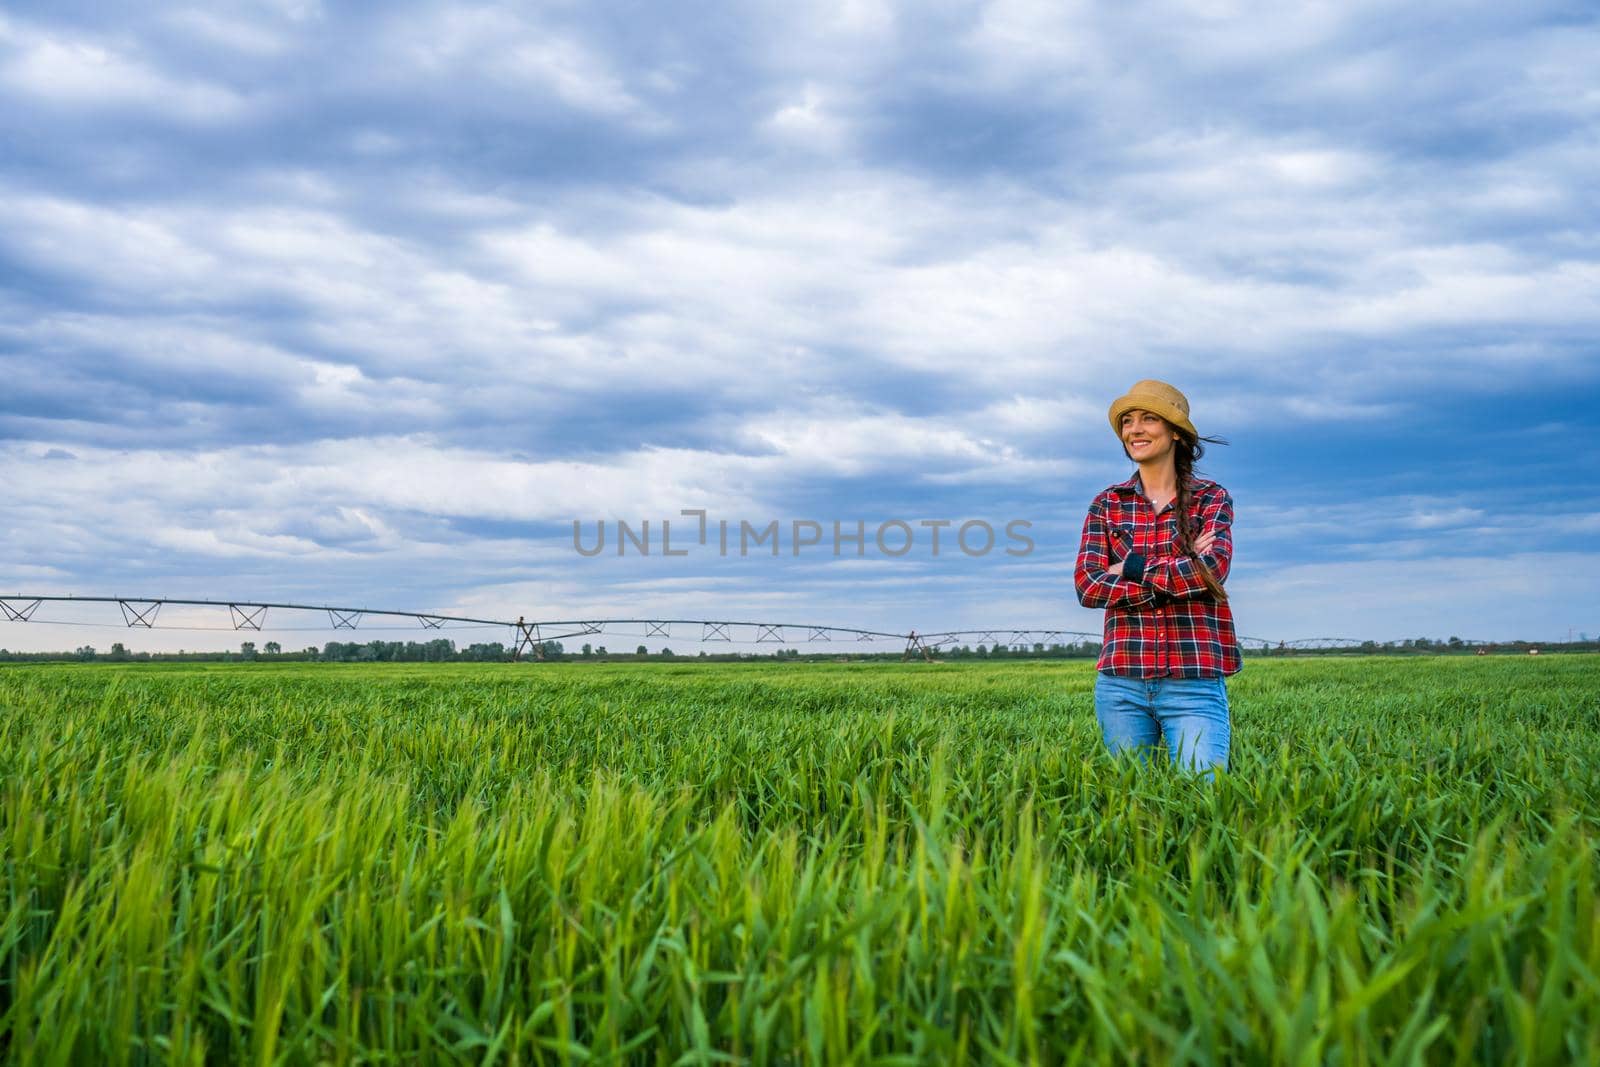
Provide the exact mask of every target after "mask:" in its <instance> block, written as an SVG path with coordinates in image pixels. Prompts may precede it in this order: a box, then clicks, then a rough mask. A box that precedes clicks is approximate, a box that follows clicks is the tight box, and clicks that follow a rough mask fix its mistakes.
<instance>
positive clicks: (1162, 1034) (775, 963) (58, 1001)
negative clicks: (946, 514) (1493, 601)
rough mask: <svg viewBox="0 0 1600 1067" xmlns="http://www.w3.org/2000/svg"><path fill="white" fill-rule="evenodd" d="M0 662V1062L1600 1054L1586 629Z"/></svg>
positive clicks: (1514, 1057) (1599, 864)
mask: <svg viewBox="0 0 1600 1067" xmlns="http://www.w3.org/2000/svg"><path fill="white" fill-rule="evenodd" d="M1092 682H1093V674H1092V670H1091V668H1090V666H1089V665H1088V664H1087V663H1084V662H1075V663H1073V662H1042V663H1021V664H1005V665H986V664H976V663H972V664H966V663H964V664H960V665H949V664H942V665H928V664H907V665H903V666H894V665H883V664H751V665H726V666H706V665H699V664H684V665H681V666H664V665H654V664H652V665H649V666H632V665H615V666H610V665H608V666H595V665H577V664H545V665H537V666H534V665H522V666H512V665H505V666H501V665H492V666H437V667H422V666H386V667H354V666H352V667H272V666H266V665H259V666H230V667H209V668H207V667H199V668H196V667H187V666H185V667H120V668H118V667H100V666H92V667H45V668H35V667H27V668H8V669H4V670H0V790H3V793H0V880H3V881H0V1052H3V1055H4V1057H6V1058H7V1059H9V1060H10V1061H11V1062H17V1063H30V1064H35V1063H37V1064H50V1063H90V1062H93V1063H102V1062H103V1063H149V1062H195V1063H200V1062H212V1063H258V1064H268V1063H313V1062H320V1061H329V1062H370V1063H416V1062H445V1063H635V1062H638V1063H680V1062H681V1063H743V1062H749V1063H840V1062H856V1063H913V1062H930V1061H932V1062H971V1063H1007V1062H1020V1063H1027V1062H1069V1061H1073V1060H1080V1059H1081V1060H1095V1061H1099V1060H1116V1061H1128V1060H1139V1061H1142V1062H1152V1063H1239V1062H1275V1063H1282V1062H1295V1063H1301V1062H1303V1063H1345V1064H1364V1063H1373V1064H1377V1063H1412V1062H1425V1063H1452V1062H1472V1063H1495V1064H1501V1063H1530V1064H1531V1063H1563V1064H1565V1063H1578V1062H1590V1063H1593V1062H1600V903H1597V900H1600V898H1597V895H1596V883H1597V875H1600V860H1597V858H1596V848H1595V846H1596V843H1597V841H1600V800H1597V798H1596V795H1595V790H1596V783H1597V782H1600V657H1578V656H1572V657H1545V658H1542V659H1538V660H1532V659H1528V660H1522V659H1509V658H1499V657H1488V658H1473V659H1460V658H1457V659H1434V660H1418V659H1407V660H1405V661H1403V662H1402V661H1396V660H1385V659H1381V658H1373V659H1339V660H1333V659H1316V660H1302V661H1261V660H1253V661H1251V662H1250V663H1249V664H1248V665H1247V667H1246V669H1245V671H1244V673H1242V674H1240V675H1238V676H1237V677H1235V678H1234V679H1233V680H1232V681H1231V682H1230V693H1231V697H1232V702H1233V718H1234V750H1233V769H1232V772H1231V773H1227V774H1223V775H1220V776H1219V778H1218V780H1217V782H1216V783H1215V784H1212V785H1209V786H1208V785H1207V784H1205V783H1204V782H1200V781H1196V780H1193V779H1191V778H1189V777H1187V776H1185V775H1183V774H1181V773H1177V772H1174V771H1172V770H1170V769H1169V768H1167V767H1166V766H1164V765H1160V764H1158V765H1155V766H1152V767H1149V768H1139V767H1137V766H1135V765H1132V764H1130V763H1127V762H1121V763H1119V762H1117V761H1114V760H1112V759H1110V758H1109V757H1107V756H1106V755H1105V754H1104V753H1103V751H1102V748H1101V743H1100V739H1099V733H1098V729H1097V727H1096V725H1095V721H1094V714H1093V701H1092V696H1091V685H1092Z"/></svg>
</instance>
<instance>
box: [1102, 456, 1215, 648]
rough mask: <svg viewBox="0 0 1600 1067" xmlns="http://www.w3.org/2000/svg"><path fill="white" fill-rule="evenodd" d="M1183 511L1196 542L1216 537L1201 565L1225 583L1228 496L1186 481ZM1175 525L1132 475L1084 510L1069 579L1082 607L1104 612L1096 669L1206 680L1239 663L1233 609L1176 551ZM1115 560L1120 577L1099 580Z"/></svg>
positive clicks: (1193, 480)
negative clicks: (1186, 499)
mask: <svg viewBox="0 0 1600 1067" xmlns="http://www.w3.org/2000/svg"><path fill="white" fill-rule="evenodd" d="M1189 514H1190V528H1191V529H1192V530H1193V532H1194V536H1195V537H1196V538H1198V537H1199V536H1200V535H1201V534H1202V533H1204V532H1205V531H1206V530H1215V531H1216V534H1217V539H1216V543H1215V544H1213V545H1212V546H1211V551H1210V552H1208V553H1205V554H1204V555H1203V556H1202V557H1201V558H1202V559H1204V560H1205V561H1206V563H1207V565H1209V566H1210V567H1211V571H1212V573H1213V574H1215V575H1216V576H1217V579H1218V580H1219V581H1226V579H1227V577H1228V570H1229V568H1230V566H1231V565H1232V561H1233V533H1232V530H1231V527H1232V525H1233V498H1232V497H1230V496H1229V495H1228V491H1227V490H1226V489H1224V488H1222V486H1220V485H1218V484H1217V483H1216V482H1208V481H1206V480H1204V479H1202V478H1191V479H1190V481H1189ZM1175 518H1176V513H1175V512H1174V511H1173V503H1168V504H1167V506H1166V507H1164V508H1162V509H1161V513H1160V514H1159V515H1158V514H1156V512H1155V510H1154V509H1153V508H1152V507H1151V506H1150V501H1149V500H1148V499H1146V497H1145V495H1144V485H1143V483H1142V482H1141V481H1140V480H1139V475H1138V474H1137V473H1135V474H1134V476H1133V477H1131V478H1129V479H1128V480H1127V481H1125V482H1119V483H1118V484H1116V485H1113V486H1111V487H1110V488H1108V489H1106V490H1105V491H1104V492H1102V493H1101V494H1100V495H1099V496H1097V497H1095V498H1094V503H1092V504H1090V505H1089V517H1088V518H1087V519H1085V520H1084V523H1083V541H1082V543H1081V544H1080V546H1079V548H1078V564H1077V567H1076V568H1074V574H1073V577H1074V580H1075V582H1076V584H1077V587H1078V601H1079V602H1080V603H1081V604H1082V605H1083V606H1084V607H1086V608H1105V609H1106V624H1105V637H1104V639H1103V640H1102V642H1101V645H1100V659H1099V661H1098V662H1097V663H1096V664H1095V669H1096V670H1101V671H1106V672H1108V673H1111V674H1118V675H1123V676H1126V677H1132V678H1161V677H1181V678H1214V677H1216V676H1217V675H1226V674H1237V673H1238V672H1239V669H1240V668H1241V667H1242V666H1243V663H1242V662H1241V660H1240V657H1239V640H1238V638H1237V637H1236V636H1235V635H1234V632H1233V612H1232V611H1230V610H1229V608H1228V604H1227V602H1226V601H1219V600H1217V599H1216V597H1214V596H1212V594H1211V591H1210V590H1208V589H1207V588H1206V587H1205V584H1204V583H1203V582H1202V581H1201V580H1200V575H1199V573H1198V572H1197V571H1196V569H1195V565H1194V560H1192V559H1190V558H1189V557H1188V556H1185V555H1182V554H1181V552H1180V551H1179V549H1178V544H1177V536H1178V535H1177V529H1176V525H1177V524H1176V521H1175ZM1118 560H1122V561H1123V574H1122V576H1121V577H1118V576H1117V575H1115V574H1107V573H1106V568H1107V567H1110V566H1112V565H1113V564H1114V563H1116V562H1117V561H1118Z"/></svg>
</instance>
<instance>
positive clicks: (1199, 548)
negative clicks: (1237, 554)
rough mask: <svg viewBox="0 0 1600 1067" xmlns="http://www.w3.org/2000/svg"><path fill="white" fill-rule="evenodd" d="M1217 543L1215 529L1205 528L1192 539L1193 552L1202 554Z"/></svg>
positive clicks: (1198, 554)
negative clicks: (1203, 531) (1205, 529)
mask: <svg viewBox="0 0 1600 1067" xmlns="http://www.w3.org/2000/svg"><path fill="white" fill-rule="evenodd" d="M1216 543H1217V531H1215V530H1207V531H1206V532H1205V533H1203V534H1201V535H1200V536H1199V537H1196V538H1195V539H1194V554H1195V555H1197V556H1203V555H1205V554H1206V553H1207V552H1210V551H1211V546H1212V545H1214V544H1216Z"/></svg>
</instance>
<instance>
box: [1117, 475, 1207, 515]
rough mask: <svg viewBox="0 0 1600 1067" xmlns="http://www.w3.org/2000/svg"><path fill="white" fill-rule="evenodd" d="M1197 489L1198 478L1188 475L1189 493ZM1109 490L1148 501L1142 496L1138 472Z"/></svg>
mask: <svg viewBox="0 0 1600 1067" xmlns="http://www.w3.org/2000/svg"><path fill="white" fill-rule="evenodd" d="M1199 488H1200V480H1199V479H1198V478H1196V477H1194V476H1193V475H1190V477H1189V490H1190V492H1193V491H1194V490H1196V489H1199ZM1111 489H1112V491H1113V492H1118V493H1127V494H1129V495H1130V496H1137V497H1142V498H1143V499H1145V500H1149V499H1150V498H1149V497H1147V496H1145V495H1144V481H1143V480H1142V479H1141V478H1140V477H1139V472H1138V471H1134V472H1133V477H1131V478H1129V479H1128V480H1127V481H1125V482H1118V483H1117V484H1116V485H1113V486H1112V487H1111ZM1170 506H1171V504H1170V502H1169V503H1168V507H1170ZM1163 510H1165V509H1163Z"/></svg>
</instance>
